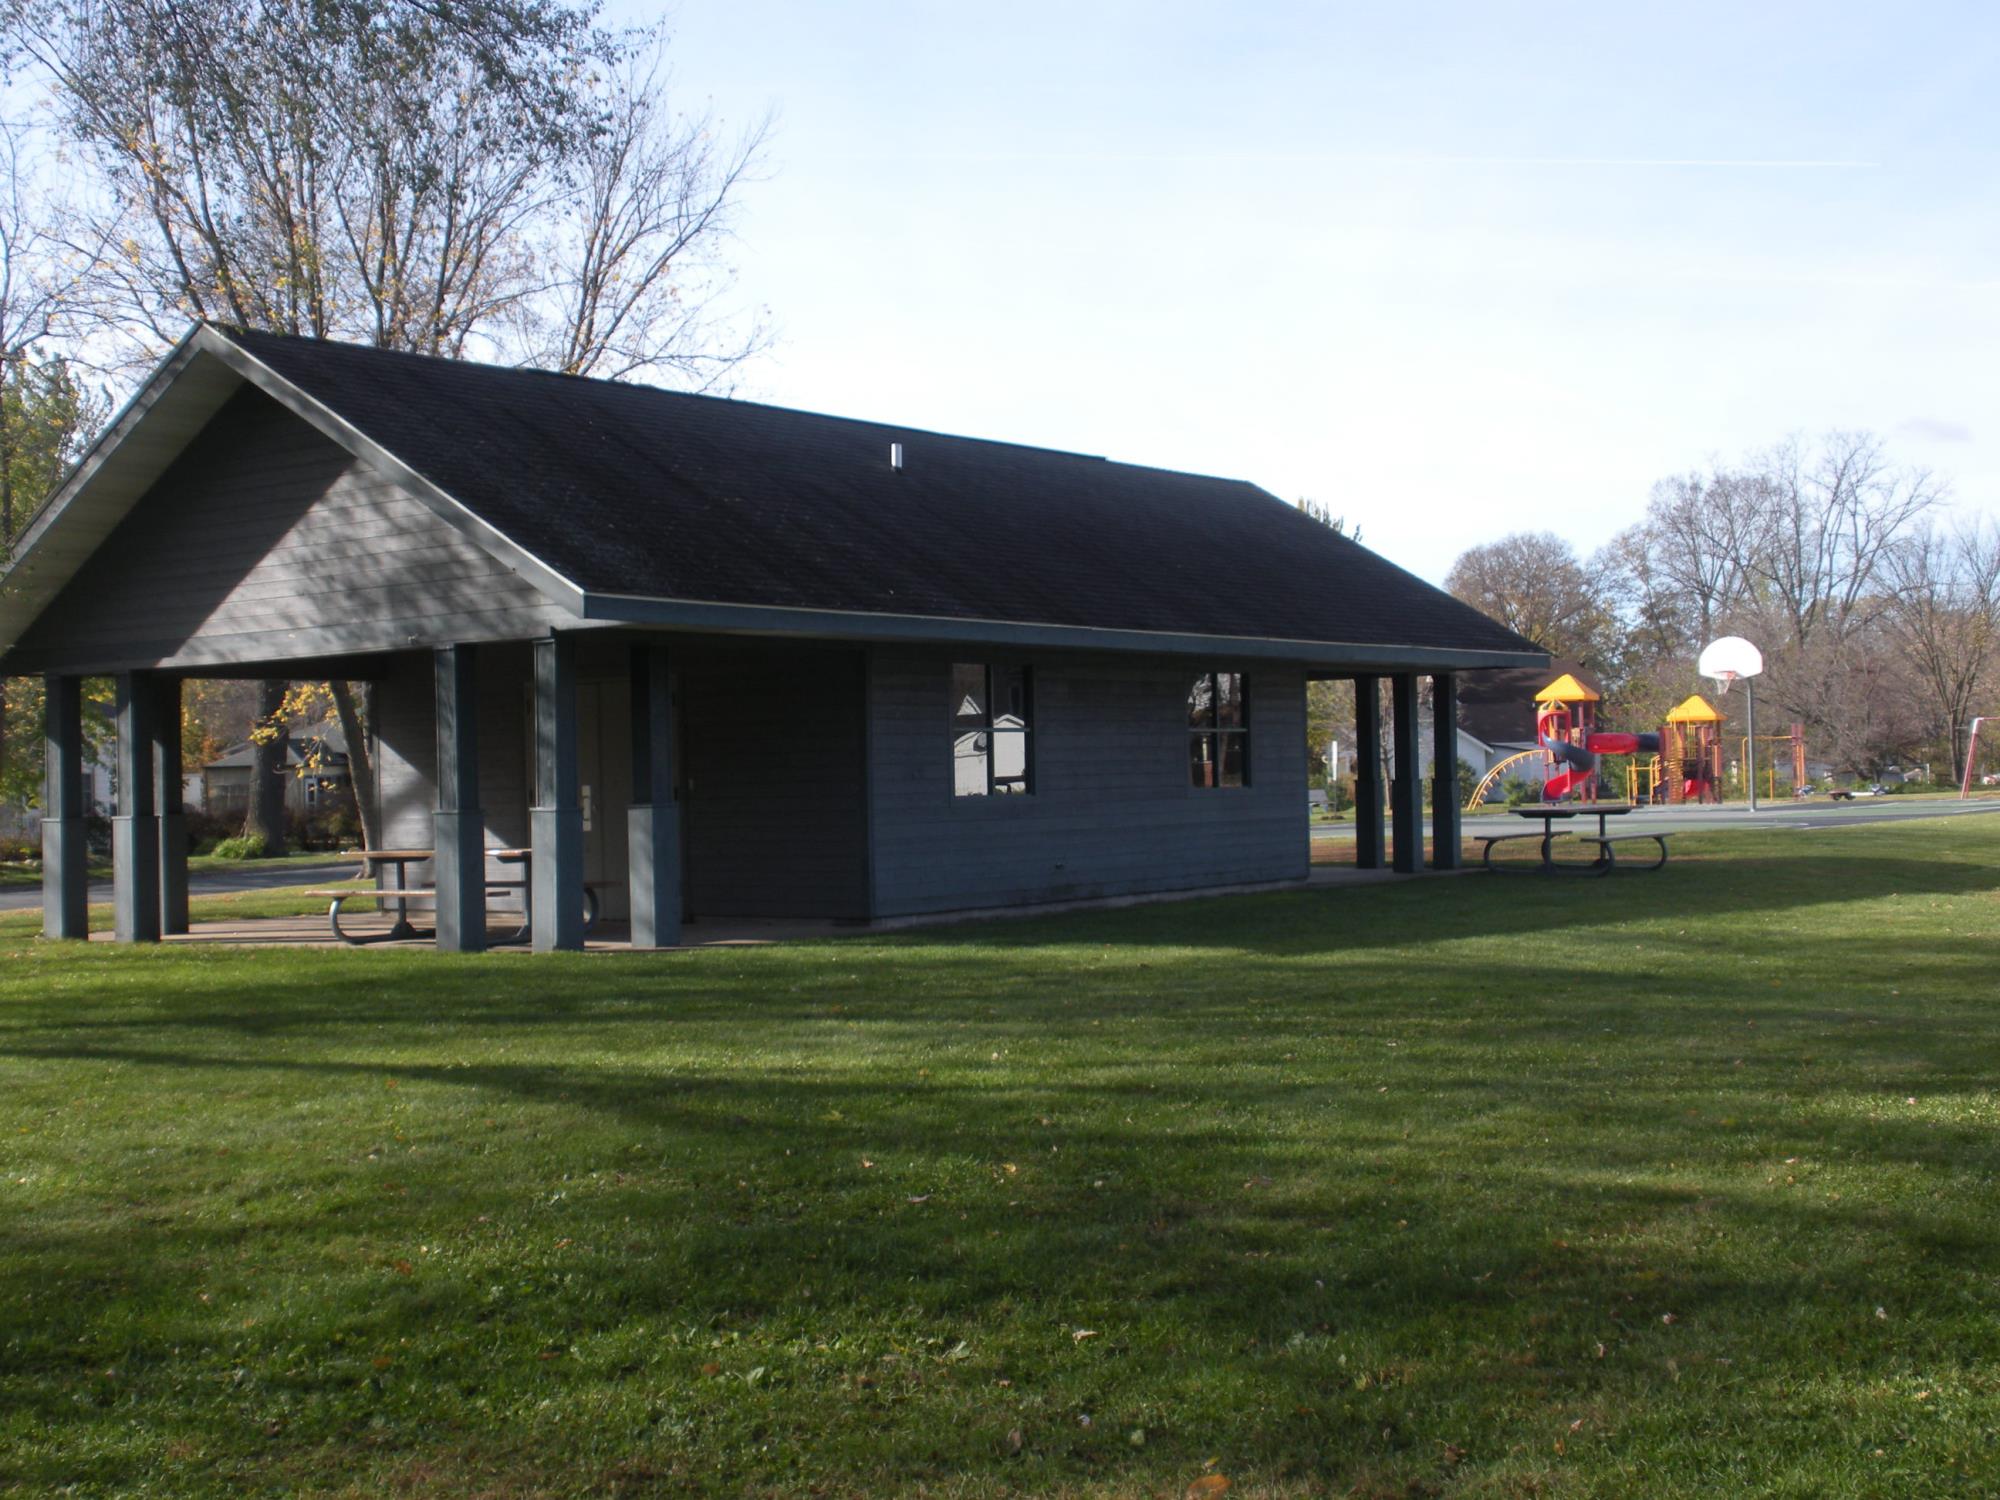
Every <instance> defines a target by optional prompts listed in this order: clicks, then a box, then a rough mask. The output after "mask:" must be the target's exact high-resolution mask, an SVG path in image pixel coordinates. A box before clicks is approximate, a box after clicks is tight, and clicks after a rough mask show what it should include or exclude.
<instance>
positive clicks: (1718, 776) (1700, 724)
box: [1662, 693, 1722, 803]
mask: <svg viewBox="0 0 2000 1500" xmlns="http://www.w3.org/2000/svg"><path fill="white" fill-rule="evenodd" d="M1662 759H1663V760H1664V761H1665V766H1664V767H1663V768H1662V769H1663V772H1670V773H1671V774H1667V775H1666V777H1665V787H1666V793H1667V798H1666V800H1667V801H1668V802H1671V803H1687V802H1720V801H1721V800H1722V713H1721V711H1720V710H1719V709H1717V708H1716V706H1715V705H1714V704H1712V703H1710V702H1709V701H1708V700H1707V699H1706V698H1704V697H1702V695H1701V694H1700V693H1690V694H1689V695H1688V696H1687V699H1686V700H1685V701H1684V702H1681V703H1678V704H1676V705H1675V706H1674V708H1673V711H1672V712H1670V713H1669V714H1668V715H1667V726H1666V748H1665V750H1664V751H1663V752H1662Z"/></svg>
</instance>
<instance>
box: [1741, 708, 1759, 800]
mask: <svg viewBox="0 0 2000 1500" xmlns="http://www.w3.org/2000/svg"><path fill="white" fill-rule="evenodd" d="M1743 687H1744V690H1745V691H1746V692H1748V693H1749V695H1750V697H1749V700H1748V701H1747V702H1746V703H1745V704H1744V705H1743V723H1744V726H1745V728H1746V729H1747V730H1748V731H1749V735H1750V738H1749V741H1748V743H1746V744H1745V745H1744V747H1743V774H1744V776H1745V777H1747V778H1748V780H1749V782H1750V811H1752V812H1755V811H1756V810H1757V679H1756V678H1755V677H1746V678H1744V679H1743Z"/></svg>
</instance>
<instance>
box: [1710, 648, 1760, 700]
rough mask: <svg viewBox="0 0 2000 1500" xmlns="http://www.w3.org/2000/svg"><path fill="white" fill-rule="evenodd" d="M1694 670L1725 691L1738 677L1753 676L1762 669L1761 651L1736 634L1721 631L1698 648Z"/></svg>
mask: <svg viewBox="0 0 2000 1500" xmlns="http://www.w3.org/2000/svg"><path fill="white" fill-rule="evenodd" d="M1695 670H1696V671H1697V672H1699V673H1701V675H1702V676H1704V677H1712V678H1714V679H1715V685H1716V687H1717V688H1718V689H1719V690H1721V691H1722V692H1725V693H1726V692H1728V691H1729V689H1730V687H1731V686H1732V685H1733V684H1734V683H1735V681H1736V680H1737V678H1739V677H1755V676H1756V675H1757V674H1758V673H1760V672H1762V671H1763V670H1764V653H1763V652H1761V651H1759V650H1758V649H1757V648H1756V647H1755V646H1753V645H1751V644H1750V643H1749V642H1748V641H1746V640H1744V639H1743V637H1742V636H1740V635H1725V636H1724V637H1723V638H1722V639H1721V640H1719V641H1710V642H1709V643H1708V645H1706V646H1705V647H1703V648H1702V653H1701V660H1700V661H1699V662H1697V663H1696V665H1695Z"/></svg>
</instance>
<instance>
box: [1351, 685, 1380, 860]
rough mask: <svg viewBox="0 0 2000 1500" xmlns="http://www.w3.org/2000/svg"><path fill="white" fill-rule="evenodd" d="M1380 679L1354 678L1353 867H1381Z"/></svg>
mask: <svg viewBox="0 0 2000 1500" xmlns="http://www.w3.org/2000/svg"><path fill="white" fill-rule="evenodd" d="M1385 852H1386V843H1385V841H1384V839H1383V837H1382V679H1381V678H1379V677H1372V676H1368V677H1357V678H1355V679H1354V865H1355V868H1356V869H1361V870H1379V869H1381V868H1382V863H1383V855H1384V853H1385Z"/></svg>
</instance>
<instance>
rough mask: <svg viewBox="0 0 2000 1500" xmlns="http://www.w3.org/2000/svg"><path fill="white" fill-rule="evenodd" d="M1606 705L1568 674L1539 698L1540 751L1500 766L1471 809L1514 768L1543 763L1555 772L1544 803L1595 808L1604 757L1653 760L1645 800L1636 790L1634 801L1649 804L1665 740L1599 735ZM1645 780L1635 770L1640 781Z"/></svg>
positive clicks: (1605, 732)
mask: <svg viewBox="0 0 2000 1500" xmlns="http://www.w3.org/2000/svg"><path fill="white" fill-rule="evenodd" d="M1601 701H1603V700H1602V699H1601V698H1600V697H1599V695H1598V694H1597V693H1595V692H1593V691H1592V690H1591V689H1590V688H1588V687H1586V686H1584V685H1583V684H1582V683H1581V682H1578V681H1577V680H1576V678H1575V677H1573V676H1571V675H1570V674H1569V673H1567V672H1565V673H1564V674H1563V675H1562V676H1560V677H1558V678H1557V679H1556V680H1555V681H1554V682H1552V683H1550V684H1549V685H1548V686H1547V687H1545V688H1543V689H1542V690H1541V691H1540V692H1539V693H1537V694H1535V742H1536V745H1537V746H1538V748H1537V749H1534V750H1524V751H1522V752H1521V753H1520V754H1518V755H1511V756H1509V757H1508V758H1507V759H1505V760H1503V761H1501V762H1500V763H1499V764H1497V765H1495V766H1494V767H1493V769H1492V770H1490V771H1488V772H1487V773H1486V775H1485V776H1484V777H1482V778H1481V779H1480V782H1479V784H1478V786H1476V787H1474V788H1473V791H1472V797H1471V800H1470V801H1469V802H1468V804H1467V805H1468V806H1470V807H1477V806H1479V805H1480V803H1482V802H1483V801H1485V800H1486V795H1487V793H1488V792H1490V791H1491V790H1492V789H1493V786H1494V784H1495V783H1496V782H1497V781H1498V780H1499V779H1500V776H1501V774H1502V773H1503V772H1505V771H1506V770H1507V768H1508V767H1510V766H1514V765H1518V764H1520V763H1521V762H1523V761H1526V760H1532V759H1537V758H1539V759H1542V760H1544V761H1546V763H1547V764H1548V766H1549V768H1550V772H1551V774H1550V775H1549V776H1548V777H1547V778H1546V779H1545V780H1544V781H1543V783H1542V800H1543V801H1544V802H1560V801H1563V800H1565V799H1567V798H1569V797H1572V796H1574V797H1576V798H1577V799H1578V800H1579V801H1583V802H1595V801H1596V800H1597V783H1598V774H1599V764H1598V757H1600V756H1604V755H1632V756H1641V755H1645V756H1651V757H1652V759H1653V764H1652V765H1650V766H1648V767H1646V768H1645V770H1644V772H1643V774H1644V775H1645V776H1646V777H1647V779H1648V785H1647V792H1646V795H1645V797H1641V796H1640V795H1639V794H1638V788H1637V787H1636V786H1634V787H1633V788H1632V792H1633V794H1634V795H1633V799H1632V800H1634V801H1642V800H1646V799H1647V798H1649V797H1650V795H1651V790H1652V787H1653V785H1655V784H1657V782H1658V780H1659V768H1658V761H1659V754H1660V743H1661V741H1660V736H1659V735H1657V734H1652V733H1646V734H1623V733H1618V732H1615V731H1609V730H1602V729H1599V728H1598V727H1597V705H1598V704H1599V703H1600V702H1601ZM1640 774H1642V773H1641V772H1639V771H1638V770H1636V769H1635V772H1634V779H1635V780H1636V779H1637V778H1638V776H1639V775H1640Z"/></svg>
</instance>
